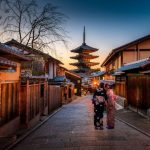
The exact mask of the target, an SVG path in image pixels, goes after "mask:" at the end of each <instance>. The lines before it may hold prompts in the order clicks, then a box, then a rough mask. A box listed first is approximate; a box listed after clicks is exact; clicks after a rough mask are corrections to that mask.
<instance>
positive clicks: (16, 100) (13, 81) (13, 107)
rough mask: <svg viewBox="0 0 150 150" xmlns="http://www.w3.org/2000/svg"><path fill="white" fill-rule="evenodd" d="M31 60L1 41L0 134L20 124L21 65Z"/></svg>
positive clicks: (12, 130) (9, 132) (13, 130)
mask: <svg viewBox="0 0 150 150" xmlns="http://www.w3.org/2000/svg"><path fill="white" fill-rule="evenodd" d="M22 61H29V59H27V58H26V57H25V56H24V55H23V53H22V52H21V51H18V50H17V49H15V48H12V47H10V46H8V45H5V44H1V43H0V136H8V135H11V134H13V133H14V132H16V130H17V129H18V128H19V125H20V111H19V110H20V94H19V91H20V66H21V63H22Z"/></svg>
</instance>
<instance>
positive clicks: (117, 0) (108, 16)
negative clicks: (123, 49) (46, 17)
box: [46, 0, 150, 67]
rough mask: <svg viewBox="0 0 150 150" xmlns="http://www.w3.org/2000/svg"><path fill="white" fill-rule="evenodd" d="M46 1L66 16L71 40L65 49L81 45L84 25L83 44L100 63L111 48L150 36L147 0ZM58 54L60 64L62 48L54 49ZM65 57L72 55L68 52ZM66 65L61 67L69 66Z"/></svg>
mask: <svg viewBox="0 0 150 150" xmlns="http://www.w3.org/2000/svg"><path fill="white" fill-rule="evenodd" d="M46 2H51V3H52V4H54V5H57V6H58V7H59V10H60V11H62V12H63V13H64V14H66V15H67V16H68V17H69V20H68V22H67V25H66V29H67V30H68V32H69V36H70V37H71V39H70V43H69V49H73V48H75V47H77V46H79V45H80V44H81V43H82V32H83V26H84V25H85V26H86V43H87V44H88V45H90V46H93V47H96V48H98V49H99V51H98V52H97V53H96V55H99V56H100V57H99V59H97V60H96V61H99V62H100V63H102V62H103V60H104V59H105V58H106V56H107V55H108V54H109V52H110V51H111V50H112V49H113V48H116V47H119V46H121V45H122V44H126V43H128V42H130V41H132V40H135V39H137V38H140V37H142V36H145V35H147V34H150V1H149V0H47V1H46ZM69 49H68V50H69ZM59 53H60V54H61V56H62V57H63V56H64V57H63V58H62V61H63V62H66V61H65V60H66V57H65V56H66V54H65V53H66V51H65V48H62V51H61V50H60V49H59V47H58V54H59ZM93 54H94V53H93ZM68 55H75V54H70V53H69V52H68ZM68 55H67V57H68ZM67 60H68V61H69V62H71V61H72V60H69V59H67ZM67 63H68V62H67ZM67 63H65V65H66V66H67V67H69V66H68V65H67Z"/></svg>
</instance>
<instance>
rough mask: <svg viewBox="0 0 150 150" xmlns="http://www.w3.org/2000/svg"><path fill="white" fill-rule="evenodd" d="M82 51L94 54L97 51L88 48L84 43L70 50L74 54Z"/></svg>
mask: <svg viewBox="0 0 150 150" xmlns="http://www.w3.org/2000/svg"><path fill="white" fill-rule="evenodd" d="M83 51H89V52H96V51H98V49H97V48H94V47H91V46H88V45H86V44H85V43H83V44H82V45H81V46H79V47H77V48H75V49H73V50H71V52H74V53H80V52H83Z"/></svg>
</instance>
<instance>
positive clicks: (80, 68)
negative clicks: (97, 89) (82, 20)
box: [70, 27, 99, 73]
mask: <svg viewBox="0 0 150 150" xmlns="http://www.w3.org/2000/svg"><path fill="white" fill-rule="evenodd" d="M96 51H98V49H97V48H93V47H90V46H88V45H86V43H85V27H84V32H83V43H82V45H81V46H79V47H77V48H75V49H73V50H71V52H73V53H78V54H77V55H76V56H73V57H70V58H72V59H76V60H78V62H75V63H70V65H73V66H76V67H77V69H76V70H74V71H75V72H76V73H90V72H91V71H92V69H91V66H95V65H98V64H99V63H97V62H91V61H90V60H91V59H95V58H98V56H94V55H91V54H90V53H93V52H96Z"/></svg>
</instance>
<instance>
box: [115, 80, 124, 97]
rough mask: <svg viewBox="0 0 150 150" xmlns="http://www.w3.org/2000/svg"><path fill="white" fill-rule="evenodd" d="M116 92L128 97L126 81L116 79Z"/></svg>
mask: <svg viewBox="0 0 150 150" xmlns="http://www.w3.org/2000/svg"><path fill="white" fill-rule="evenodd" d="M115 94H116V95H119V96H121V97H125V98H126V83H125V82H118V81H116V85H115Z"/></svg>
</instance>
